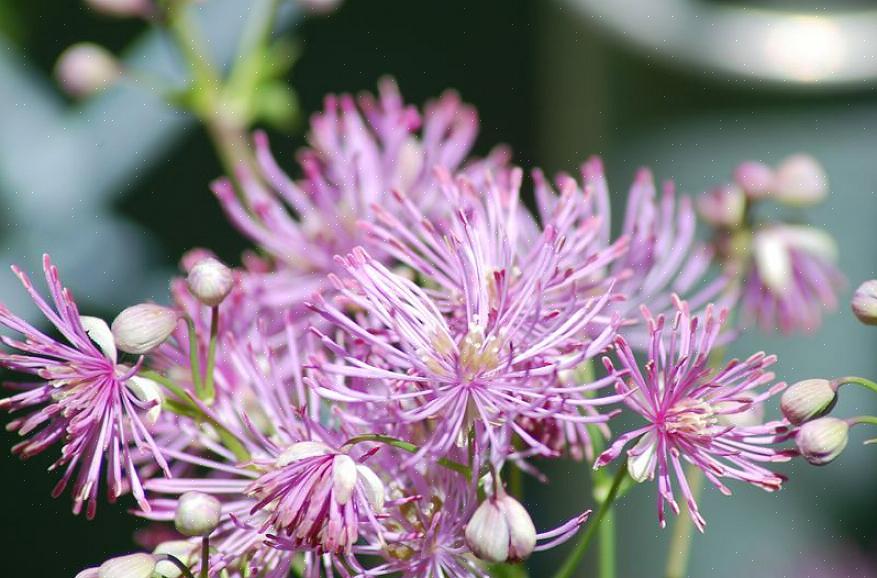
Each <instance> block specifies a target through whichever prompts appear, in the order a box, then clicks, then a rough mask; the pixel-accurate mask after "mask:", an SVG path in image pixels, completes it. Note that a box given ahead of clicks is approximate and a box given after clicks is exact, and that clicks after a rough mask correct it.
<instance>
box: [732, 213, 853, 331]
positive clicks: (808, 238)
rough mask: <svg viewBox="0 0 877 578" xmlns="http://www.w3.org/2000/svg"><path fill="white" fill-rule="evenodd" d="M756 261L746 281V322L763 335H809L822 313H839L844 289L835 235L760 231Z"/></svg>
mask: <svg viewBox="0 0 877 578" xmlns="http://www.w3.org/2000/svg"><path fill="white" fill-rule="evenodd" d="M752 253H753V259H752V262H751V264H750V265H749V269H748V271H747V273H746V277H745V280H744V290H743V302H742V304H741V306H742V309H743V316H744V319H745V320H747V321H753V322H757V323H758V324H759V325H760V326H761V327H762V328H763V329H764V330H765V331H772V330H774V329H779V330H781V331H782V332H783V333H792V332H796V331H800V332H806V333H810V332H813V331H815V330H816V329H817V328H818V327H819V325H820V324H821V323H822V312H823V311H824V310H831V309H835V308H836V307H837V295H836V292H837V291H838V290H840V289H841V288H842V287H843V286H844V283H845V281H844V277H843V275H842V274H841V273H840V271H838V269H837V267H836V265H835V262H836V260H837V247H836V245H835V242H834V239H832V237H831V235H829V234H828V233H826V232H825V231H822V230H821V229H817V228H814V227H808V226H804V225H785V224H773V225H767V226H764V227H761V228H759V229H756V230H755V232H754V233H753V237H752Z"/></svg>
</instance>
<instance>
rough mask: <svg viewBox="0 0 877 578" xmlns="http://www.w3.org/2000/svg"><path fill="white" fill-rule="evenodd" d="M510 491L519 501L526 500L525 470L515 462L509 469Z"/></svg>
mask: <svg viewBox="0 0 877 578" xmlns="http://www.w3.org/2000/svg"><path fill="white" fill-rule="evenodd" d="M509 493H510V494H511V495H512V497H514V498H515V499H516V500H518V501H519V502H521V501H523V500H524V472H523V470H521V468H519V467H517V466H515V465H514V464H512V467H511V468H510V469H509Z"/></svg>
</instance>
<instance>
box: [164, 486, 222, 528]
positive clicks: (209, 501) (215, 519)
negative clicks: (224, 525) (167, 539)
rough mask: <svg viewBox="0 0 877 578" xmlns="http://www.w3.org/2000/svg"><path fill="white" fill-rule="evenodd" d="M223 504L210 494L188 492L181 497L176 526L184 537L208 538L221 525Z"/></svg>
mask: <svg viewBox="0 0 877 578" xmlns="http://www.w3.org/2000/svg"><path fill="white" fill-rule="evenodd" d="M221 514H222V504H221V503H220V502H219V500H217V499H216V498H214V497H213V496H211V495H209V494H204V493H202V492H187V493H185V494H183V495H182V496H180V499H179V501H178V502H177V511H176V513H175V514H174V525H175V526H176V528H177V531H179V532H180V534H182V535H184V536H207V535H209V534H210V533H211V532H212V531H213V530H215V529H216V527H217V526H218V525H219V518H220V515H221Z"/></svg>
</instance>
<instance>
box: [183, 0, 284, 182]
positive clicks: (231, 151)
mask: <svg viewBox="0 0 877 578" xmlns="http://www.w3.org/2000/svg"><path fill="white" fill-rule="evenodd" d="M168 4H169V9H168V28H169V30H170V32H171V35H172V37H173V39H174V41H175V43H176V44H177V47H178V48H179V50H180V53H181V54H182V56H183V59H184V60H185V61H186V64H187V65H188V66H189V70H190V71H191V73H192V87H191V88H192V93H191V95H192V108H193V110H194V112H195V114H196V115H197V116H198V118H199V119H200V120H201V122H202V123H204V126H205V128H206V130H207V134H208V135H209V136H210V140H211V142H212V143H213V146H214V148H215V149H216V153H217V155H218V156H219V159H220V161H221V162H222V165H223V168H224V169H225V172H226V173H227V174H228V175H229V176H231V177H232V178H234V175H235V171H236V170H237V168H238V167H239V166H240V165H241V164H245V165H247V166H250V167H253V166H255V160H254V159H253V155H252V152H251V150H250V144H249V141H248V140H247V125H248V121H247V120H246V119H240V118H239V115H235V114H233V112H234V111H226V110H225V108H226V107H225V106H224V102H223V82H222V78H221V77H220V76H219V74H218V73H217V72H216V68H215V66H214V64H213V62H212V61H211V59H210V58H209V57H208V55H207V52H206V51H205V50H204V48H203V46H204V42H203V41H202V39H201V35H200V32H199V31H198V27H197V25H196V23H195V22H194V21H193V19H192V18H190V17H189V13H188V4H189V2H186V1H184V0H172V1H171V2H169V3H168ZM273 14H274V11H273V10H272V11H271V12H270V17H271V18H272V19H273ZM260 18H263V16H261V15H260ZM259 28H260V29H267V30H268V31H270V28H271V26H270V22H269V23H268V24H267V25H266V24H261V23H260V26H259ZM266 34H267V33H266ZM249 42H251V41H250V40H248V41H247V45H249ZM246 56H247V55H238V56H237V58H236V62H237V63H238V64H239V63H241V62H243V61H244V60H246Z"/></svg>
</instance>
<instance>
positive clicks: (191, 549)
mask: <svg viewBox="0 0 877 578" xmlns="http://www.w3.org/2000/svg"><path fill="white" fill-rule="evenodd" d="M153 554H155V555H156V556H157V557H161V556H162V555H170V556H173V557H174V558H176V559H177V560H179V561H180V562H182V563H183V564H185V565H186V566H191V565H192V564H194V563H195V562H196V561H197V559H198V545H197V544H193V543H192V542H187V541H186V540H171V541H170V542H163V543H161V544H159V545H158V546H157V547H156V548H155V550H154V551H153ZM155 572H156V573H157V574H159V575H160V576H163V577H164V578H180V576H182V575H183V572H182V570H180V569H179V567H177V565H176V564H174V563H173V562H170V561H168V560H161V561H159V563H158V564H156V565H155Z"/></svg>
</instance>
